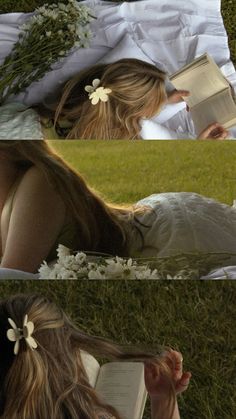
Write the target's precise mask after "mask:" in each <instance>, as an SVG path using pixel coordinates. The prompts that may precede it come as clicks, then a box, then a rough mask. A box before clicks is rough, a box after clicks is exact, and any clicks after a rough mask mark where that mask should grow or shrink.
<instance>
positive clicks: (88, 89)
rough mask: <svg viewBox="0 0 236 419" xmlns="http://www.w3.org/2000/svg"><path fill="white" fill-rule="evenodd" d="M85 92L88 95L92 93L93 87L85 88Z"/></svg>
mask: <svg viewBox="0 0 236 419" xmlns="http://www.w3.org/2000/svg"><path fill="white" fill-rule="evenodd" d="M84 90H85V91H86V92H88V93H92V92H93V91H94V88H93V86H85V88H84Z"/></svg>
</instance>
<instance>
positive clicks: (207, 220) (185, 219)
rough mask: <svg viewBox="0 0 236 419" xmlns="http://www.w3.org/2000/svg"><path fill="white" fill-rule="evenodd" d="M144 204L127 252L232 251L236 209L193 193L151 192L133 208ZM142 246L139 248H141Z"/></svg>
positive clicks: (144, 254) (145, 254) (235, 238)
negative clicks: (153, 193)
mask: <svg viewBox="0 0 236 419" xmlns="http://www.w3.org/2000/svg"><path fill="white" fill-rule="evenodd" d="M143 205H144V206H147V207H148V209H147V210H145V211H144V213H143V214H141V215H139V214H138V215H137V219H138V222H137V223H135V225H136V226H137V228H138V229H139V230H140V232H141V233H142V236H143V239H144V242H143V244H144V246H143V247H142V240H141V236H140V234H139V232H138V231H137V228H134V229H133V230H132V233H131V238H130V239H131V240H130V242H131V244H130V253H131V255H134V254H138V253H139V255H140V256H141V257H152V256H159V257H163V256H171V255H176V254H180V253H190V252H203V253H209V252H214V253H225V252H226V253H235V257H232V261H234V262H235V263H236V209H235V208H233V207H230V206H228V205H225V204H221V203H219V202H217V201H215V200H213V199H210V198H206V197H204V196H201V195H198V194H196V193H192V192H170V193H161V194H155V195H151V196H149V197H147V198H144V199H142V200H141V201H139V202H138V203H137V204H136V207H140V206H143ZM140 249H141V251H140Z"/></svg>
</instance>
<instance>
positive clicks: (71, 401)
mask: <svg viewBox="0 0 236 419" xmlns="http://www.w3.org/2000/svg"><path fill="white" fill-rule="evenodd" d="M26 314H27V315H28V320H29V321H32V322H33V323H34V326H35V329H34V332H33V337H34V339H35V340H36V342H37V345H38V347H37V349H36V350H32V349H30V348H29V347H28V346H27V345H26V343H25V341H24V339H22V340H21V341H20V350H19V353H18V355H14V353H13V346H14V343H12V342H10V341H9V340H8V339H7V335H6V333H7V330H8V329H9V328H10V326H9V322H8V318H11V319H12V320H13V321H14V322H15V323H16V325H17V327H19V328H22V324H23V318H24V316H25V315H26ZM0 348H1V351H0V359H1V362H0V417H1V418H4V419H19V418H20V419H46V418H50V419H98V418H99V414H98V413H96V412H103V413H104V412H106V413H111V415H114V416H115V418H116V419H122V418H121V417H120V415H119V413H118V412H117V411H116V410H115V409H114V408H113V407H112V406H108V405H105V404H104V403H103V402H102V401H101V399H100V397H99V396H98V394H97V393H96V391H95V390H94V389H93V388H92V387H91V386H90V384H89V381H88V377H87V374H86V371H85V369H84V366H83V363H82V360H81V356H80V350H84V351H86V352H88V353H89V354H91V355H93V356H98V357H102V358H107V359H110V360H121V361H122V360H124V361H125V360H133V361H138V362H145V361H146V362H151V363H154V364H156V365H158V366H159V368H160V371H161V373H162V374H164V376H165V377H167V379H168V382H169V403H170V405H171V406H172V405H173V406H174V401H175V396H174V392H173V385H172V381H171V379H170V372H169V368H168V366H167V364H166V362H165V361H164V360H163V358H161V357H160V356H156V355H153V354H151V353H146V352H143V351H140V350H137V349H127V348H126V349H125V348H124V347H122V346H120V345H117V344H114V343H112V342H110V341H108V340H105V339H103V338H100V337H96V336H90V335H88V334H86V333H84V332H82V331H80V330H79V329H78V327H77V326H76V325H75V324H74V323H73V322H72V321H71V320H70V319H69V318H68V317H67V316H66V314H65V313H64V312H63V311H62V310H61V309H60V308H59V307H58V306H57V305H56V304H55V303H53V302H52V301H50V300H49V299H48V298H45V297H42V296H39V295H16V296H13V297H10V298H9V299H6V300H2V301H0ZM165 417H166V416H165ZM171 417H172V415H171V416H170V418H171Z"/></svg>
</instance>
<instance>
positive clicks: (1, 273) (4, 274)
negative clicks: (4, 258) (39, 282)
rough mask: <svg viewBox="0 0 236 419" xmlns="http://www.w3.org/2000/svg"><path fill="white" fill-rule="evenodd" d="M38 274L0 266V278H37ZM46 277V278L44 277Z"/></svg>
mask: <svg viewBox="0 0 236 419" xmlns="http://www.w3.org/2000/svg"><path fill="white" fill-rule="evenodd" d="M38 278H39V275H38V274H32V273H29V272H23V271H18V270H16V269H6V268H0V280H1V279H2V280H4V279H38ZM45 279H46V278H45Z"/></svg>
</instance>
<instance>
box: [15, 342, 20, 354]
mask: <svg viewBox="0 0 236 419" xmlns="http://www.w3.org/2000/svg"><path fill="white" fill-rule="evenodd" d="M19 349H20V341H19V340H17V341H16V343H15V345H14V354H15V355H17V354H18V352H19Z"/></svg>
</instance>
